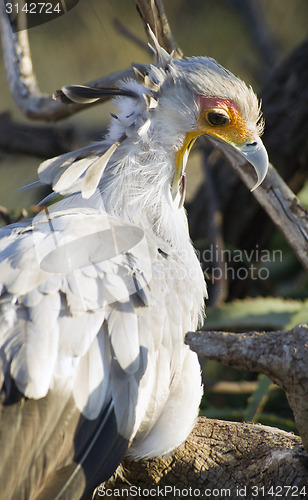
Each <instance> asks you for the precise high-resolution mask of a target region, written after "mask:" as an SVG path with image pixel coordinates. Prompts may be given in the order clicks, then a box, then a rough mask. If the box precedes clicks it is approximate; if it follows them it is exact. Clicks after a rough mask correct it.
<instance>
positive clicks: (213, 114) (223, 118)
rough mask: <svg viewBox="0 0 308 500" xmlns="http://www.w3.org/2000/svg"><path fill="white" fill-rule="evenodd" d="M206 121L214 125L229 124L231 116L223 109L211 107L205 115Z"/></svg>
mask: <svg viewBox="0 0 308 500" xmlns="http://www.w3.org/2000/svg"><path fill="white" fill-rule="evenodd" d="M205 119H206V121H207V122H208V123H209V124H210V125H212V126H213V127H217V126H220V125H228V124H229V123H230V121H231V120H230V116H229V115H228V113H227V112H226V111H225V110H223V109H210V110H208V111H207V112H206V115H205Z"/></svg>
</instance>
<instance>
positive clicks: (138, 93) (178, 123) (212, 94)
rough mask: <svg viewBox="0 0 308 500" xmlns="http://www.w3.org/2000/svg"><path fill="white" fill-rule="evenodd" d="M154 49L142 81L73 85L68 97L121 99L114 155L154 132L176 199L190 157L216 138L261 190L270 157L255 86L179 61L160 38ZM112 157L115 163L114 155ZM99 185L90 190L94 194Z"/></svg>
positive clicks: (202, 64)
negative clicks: (203, 139) (199, 142)
mask: <svg viewBox="0 0 308 500" xmlns="http://www.w3.org/2000/svg"><path fill="white" fill-rule="evenodd" d="M154 45H155V49H154V50H155V53H156V64H153V65H150V66H148V67H146V68H145V71H142V72H140V71H139V70H137V69H136V71H135V72H136V75H137V78H136V79H137V81H138V82H136V81H135V80H132V79H130V80H127V81H125V82H122V83H121V84H120V85H119V88H117V89H98V88H90V87H84V86H70V87H64V88H63V89H62V92H63V94H64V95H65V96H66V98H68V99H69V100H71V101H75V102H79V103H80V102H83V103H87V102H93V101H96V100H99V99H101V98H102V97H103V98H105V97H106V95H115V96H118V104H119V105H120V106H119V107H120V113H119V115H118V116H115V115H113V116H114V118H115V119H114V120H113V122H114V123H113V126H112V127H111V133H110V134H109V136H110V137H111V139H112V140H113V141H114V145H113V149H112V154H113V153H114V151H115V150H116V148H117V147H118V146H119V145H120V144H121V143H122V141H124V140H125V139H127V138H129V140H130V141H132V142H133V144H136V141H137V140H138V141H139V140H141V141H146V140H147V138H148V135H150V134H151V137H152V139H153V138H154V139H155V141H156V142H155V145H156V146H157V147H159V146H160V145H162V144H163V149H164V150H165V151H167V152H168V154H171V155H173V161H172V162H171V163H173V172H172V180H171V181H170V183H171V194H172V197H173V199H175V197H176V196H177V195H178V193H179V191H181V189H182V187H183V186H181V182H182V180H183V178H184V170H185V166H186V162H187V158H188V154H189V152H190V150H191V147H192V146H193V144H194V142H195V141H196V139H197V138H198V137H200V136H208V137H211V139H212V141H213V140H214V141H218V142H219V143H223V144H225V145H227V146H229V147H231V148H232V149H233V150H236V151H237V152H238V153H240V154H241V155H242V156H243V157H244V158H245V159H246V160H247V161H248V162H249V163H250V164H251V165H252V166H253V167H254V169H255V171H256V174H257V182H256V184H255V186H254V188H253V189H256V188H257V187H258V186H259V185H260V184H261V182H262V181H263V179H264V178H265V176H266V172H267V169H268V157H267V152H266V149H265V148H264V146H263V143H262V141H261V139H260V135H261V133H262V129H263V122H262V119H261V116H260V105H259V102H258V99H257V97H256V95H255V93H254V92H253V90H252V88H251V87H247V85H246V84H245V83H244V82H243V81H242V80H240V79H239V78H237V77H235V76H234V75H233V74H232V73H230V72H229V71H227V70H226V69H225V68H223V67H222V66H221V65H220V64H218V63H217V62H216V61H215V60H214V59H211V58H207V57H192V58H187V59H180V60H176V59H173V58H172V55H169V54H168V53H167V52H165V51H164V49H162V48H161V47H160V46H159V45H158V43H157V40H156V39H155V37H154ZM108 151H110V150H108ZM107 157H108V161H109V160H110V158H111V154H110V153H109V152H108V155H107ZM101 164H104V162H101ZM101 173H102V172H101ZM88 177H90V176H89V175H88ZM92 177H93V176H92ZM96 177H97V179H98V177H99V176H96ZM86 180H87V173H86V175H85V181H86ZM97 183H98V181H97ZM97 183H96V184H95V183H92V184H93V185H92V186H91V189H88V190H87V193H89V195H90V194H91V193H93V192H94V189H95V188H96V187H97ZM86 197H88V195H87V196H86Z"/></svg>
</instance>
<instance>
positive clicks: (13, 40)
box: [0, 2, 144, 121]
mask: <svg viewBox="0 0 308 500" xmlns="http://www.w3.org/2000/svg"><path fill="white" fill-rule="evenodd" d="M15 22H17V20H16V19H15ZM0 29H1V36H2V49H3V54H4V63H5V67H6V72H7V77H8V81H9V85H10V89H11V93H12V95H13V97H14V100H15V102H16V104H17V106H18V107H19V108H20V109H21V111H22V112H23V114H24V115H25V116H27V117H28V118H32V119H38V120H47V121H57V120H61V119H62V118H66V117H68V116H70V115H72V114H74V113H76V112H77V111H80V110H83V109H85V107H87V106H93V105H95V104H96V103H93V104H88V105H85V104H76V103H74V104H69V105H67V104H63V103H62V102H61V101H60V100H54V99H52V97H51V96H49V95H46V94H43V93H42V92H41V91H40V89H39V86H38V83H37V80H36V77H35V73H34V70H33V65H32V60H31V52H30V48H29V40H28V35H27V31H26V30H23V31H18V32H16V33H15V32H14V30H13V29H12V26H11V22H10V19H9V17H8V15H7V14H6V12H5V4H4V2H0ZM138 68H140V69H141V70H142V68H144V66H141V65H138ZM125 78H135V73H134V70H133V69H132V68H127V69H124V70H122V71H118V72H116V73H112V74H110V75H108V76H105V77H102V78H99V79H97V80H94V81H91V82H88V83H86V85H89V86H91V87H115V86H116V84H117V82H118V81H119V80H123V79H125ZM107 99H108V98H106V99H101V101H100V102H102V101H104V100H107Z"/></svg>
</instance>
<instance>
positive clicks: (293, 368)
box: [186, 325, 308, 450]
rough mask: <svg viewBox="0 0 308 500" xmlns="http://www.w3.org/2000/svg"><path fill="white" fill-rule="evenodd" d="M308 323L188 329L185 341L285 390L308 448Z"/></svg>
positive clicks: (207, 356)
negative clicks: (271, 328)
mask: <svg viewBox="0 0 308 500" xmlns="http://www.w3.org/2000/svg"><path fill="white" fill-rule="evenodd" d="M307 341H308V326H307V325H300V326H297V327H295V328H293V329H292V330H284V331H277V332H265V333H257V332H249V333H241V334H239V333H229V332H206V331H201V332H197V333H188V334H187V335H186V343H187V344H188V345H189V346H190V348H191V349H192V350H193V351H196V352H197V353H198V354H199V355H200V356H205V357H206V358H208V359H212V360H215V361H219V362H220V363H222V364H225V365H229V366H233V367H235V368H237V369H239V370H251V371H255V372H259V373H264V374H265V375H267V376H268V377H270V378H271V379H272V380H273V382H275V383H276V384H277V385H279V386H280V387H281V388H282V389H283V390H284V391H285V392H286V395H287V398H288V401H289V403H290V406H291V408H292V410H293V413H294V418H295V423H296V426H297V428H298V430H299V433H300V435H301V438H302V440H303V444H304V447H305V449H306V450H308V419H307V413H308V367H307V357H308V342H307Z"/></svg>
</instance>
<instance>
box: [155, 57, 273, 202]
mask: <svg viewBox="0 0 308 500" xmlns="http://www.w3.org/2000/svg"><path fill="white" fill-rule="evenodd" d="M160 75H161V73H160V72H159V70H157V69H156V70H155V69H154V70H153V75H152V78H153V79H154V81H159V77H160ZM157 99H158V101H159V103H160V107H161V111H160V121H161V124H162V125H161V127H162V128H163V129H165V130H164V133H165V135H167V134H168V131H167V128H169V134H170V129H173V130H174V131H176V132H177V133H178V135H181V137H182V141H181V144H180V146H179V147H178V149H177V151H176V152H175V174H174V178H173V182H172V192H173V193H174V194H175V193H176V192H177V190H178V185H179V183H180V180H181V176H182V175H183V173H184V170H185V166H186V162H187V158H188V154H189V152H190V150H191V148H192V146H193V144H194V142H195V141H196V139H197V138H198V137H200V136H206V137H211V138H212V141H211V142H212V143H213V141H214V143H215V142H219V143H220V144H225V145H226V146H229V147H231V148H233V149H235V150H236V151H237V152H238V153H240V154H241V155H242V156H243V157H244V158H245V159H246V160H247V161H248V162H249V163H250V164H251V165H252V166H253V167H254V169H255V171H256V174H257V182H256V184H255V186H254V187H253V189H252V190H254V189H256V188H257V187H258V186H259V185H260V184H261V183H262V181H263V180H264V178H265V176H266V173H267V169H268V156H267V152H266V149H265V147H264V145H263V143H262V140H261V139H260V135H261V134H262V131H263V120H262V118H261V115H260V105H259V101H258V99H257V96H256V95H255V93H254V92H253V90H252V88H251V87H247V85H246V84H245V83H244V82H243V81H242V80H240V79H239V78H237V77H235V76H234V75H233V74H232V73H230V72H229V71H227V70H226V69H225V68H223V67H222V66H221V65H219V64H218V63H217V62H216V61H215V60H213V59H211V58H206V57H193V58H188V59H182V60H177V61H172V63H169V66H168V70H167V76H166V77H165V79H164V81H163V82H162V84H161V86H160V89H159V91H158V92H157Z"/></svg>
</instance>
